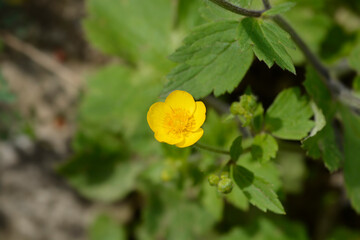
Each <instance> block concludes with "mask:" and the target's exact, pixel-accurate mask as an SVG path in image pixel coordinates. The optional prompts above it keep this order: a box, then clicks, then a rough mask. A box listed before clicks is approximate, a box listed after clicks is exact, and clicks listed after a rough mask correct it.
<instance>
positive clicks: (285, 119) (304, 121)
mask: <svg viewBox="0 0 360 240" xmlns="http://www.w3.org/2000/svg"><path fill="white" fill-rule="evenodd" d="M312 116H313V111H312V109H311V107H310V104H309V100H308V99H307V98H306V97H305V96H301V95H300V90H299V89H298V88H289V89H286V90H284V91H282V92H281V93H280V94H279V95H278V96H277V97H276V99H275V101H274V102H273V104H272V105H271V106H270V107H269V109H268V111H267V112H266V116H265V124H266V127H267V129H269V130H270V131H271V133H272V135H274V136H276V137H278V138H281V139H287V140H301V139H303V138H304V137H306V136H307V135H308V133H309V132H310V130H311V129H312V128H313V127H314V122H313V121H312V120H310V118H311V117H312Z"/></svg>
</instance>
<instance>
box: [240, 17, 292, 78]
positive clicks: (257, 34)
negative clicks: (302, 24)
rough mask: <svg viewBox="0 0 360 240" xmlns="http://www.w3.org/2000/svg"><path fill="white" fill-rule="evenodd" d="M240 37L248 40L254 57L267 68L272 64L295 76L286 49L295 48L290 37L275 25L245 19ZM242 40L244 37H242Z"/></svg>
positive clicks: (242, 22)
mask: <svg viewBox="0 0 360 240" xmlns="http://www.w3.org/2000/svg"><path fill="white" fill-rule="evenodd" d="M240 28H241V31H240V36H242V35H245V34H244V33H243V32H245V33H246V35H247V37H246V38H250V40H251V42H252V47H253V50H254V53H255V55H256V56H257V58H258V59H259V60H260V61H264V62H265V63H266V64H267V65H268V67H272V66H273V65H274V62H275V63H276V64H277V65H279V66H280V67H281V68H282V69H287V70H289V71H290V72H292V73H294V74H295V67H294V65H293V63H292V59H291V57H290V55H289V53H288V52H287V49H293V48H295V45H294V43H293V42H292V40H291V39H290V36H289V35H288V34H287V33H286V32H285V31H284V30H282V29H281V28H280V27H278V26H277V25H276V24H274V23H272V22H268V21H263V20H258V19H254V18H245V19H243V20H242V21H241V27H240ZM243 38H244V37H243Z"/></svg>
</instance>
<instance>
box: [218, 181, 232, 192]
mask: <svg viewBox="0 0 360 240" xmlns="http://www.w3.org/2000/svg"><path fill="white" fill-rule="evenodd" d="M232 188H233V182H232V180H231V179H230V178H223V179H221V180H220V182H219V184H218V191H219V192H220V193H225V194H227V193H231V190H232Z"/></svg>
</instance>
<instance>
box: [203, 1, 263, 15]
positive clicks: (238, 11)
mask: <svg viewBox="0 0 360 240" xmlns="http://www.w3.org/2000/svg"><path fill="white" fill-rule="evenodd" d="M210 1H211V2H213V3H215V4H217V5H219V6H220V7H222V8H224V9H226V10H229V11H231V12H233V13H236V14H239V15H243V16H247V17H261V15H262V14H263V12H265V10H249V9H245V8H241V7H239V6H236V5H234V4H232V3H230V2H228V1H226V0H210Z"/></svg>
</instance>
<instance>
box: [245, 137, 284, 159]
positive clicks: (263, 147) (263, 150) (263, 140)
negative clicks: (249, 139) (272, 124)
mask: <svg viewBox="0 0 360 240" xmlns="http://www.w3.org/2000/svg"><path fill="white" fill-rule="evenodd" d="M278 149H279V147H278V144H277V142H276V140H275V139H274V138H273V136H271V135H269V134H266V133H261V134H258V135H256V136H255V138H254V142H253V145H252V147H251V155H252V157H253V159H254V160H257V161H260V163H266V162H268V161H269V160H270V159H272V158H275V157H276V153H277V151H278Z"/></svg>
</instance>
